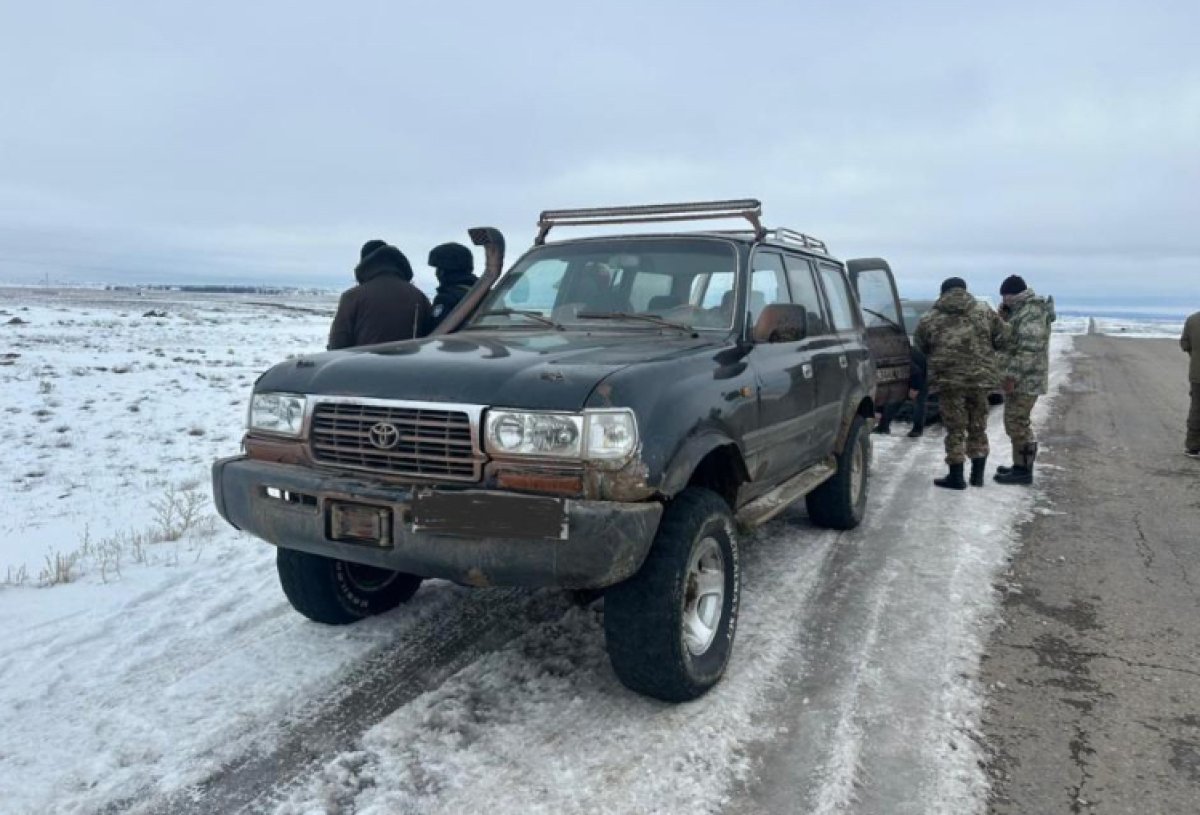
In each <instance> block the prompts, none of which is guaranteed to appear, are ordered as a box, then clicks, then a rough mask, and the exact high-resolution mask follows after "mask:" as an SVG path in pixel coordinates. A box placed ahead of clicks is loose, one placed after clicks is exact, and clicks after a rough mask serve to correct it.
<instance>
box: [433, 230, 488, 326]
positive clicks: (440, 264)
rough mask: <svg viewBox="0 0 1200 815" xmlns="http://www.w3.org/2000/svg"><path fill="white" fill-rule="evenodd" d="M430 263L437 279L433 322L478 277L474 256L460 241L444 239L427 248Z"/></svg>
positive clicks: (447, 309) (444, 313)
mask: <svg viewBox="0 0 1200 815" xmlns="http://www.w3.org/2000/svg"><path fill="white" fill-rule="evenodd" d="M429 265H430V266H432V267H433V268H434V270H435V271H436V274H437V279H438V288H437V294H436V295H434V298H433V322H434V324H435V325H436V324H437V323H440V322H441V321H442V320H443V319H444V318H445V316H446V315H447V314H449V313H450V312H451V311H453V310H454V307H455V306H457V305H458V303H459V301H460V300H462V299H463V298H464V297H466V295H467V292H469V291H470V290H471V287H472V286H474V285H475V284H476V283H477V282H478V281H479V278H478V277H476V276H475V275H474V271H475V256H474V255H472V254H471V250H470V249H468V248H467V247H465V246H463V245H462V244H461V243H443V244H441V245H440V246H435V247H433V249H432V250H431V251H430V252H429Z"/></svg>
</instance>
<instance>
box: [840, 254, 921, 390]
mask: <svg viewBox="0 0 1200 815" xmlns="http://www.w3.org/2000/svg"><path fill="white" fill-rule="evenodd" d="M846 270H847V271H848V272H849V273H850V282H851V283H852V284H853V286H854V293H855V294H856V295H858V305H859V308H860V309H861V310H862V317H863V323H864V324H865V325H866V327H867V345H868V347H869V348H870V349H871V356H872V357H873V358H874V359H875V370H876V372H877V378H876V387H875V406H876V408H877V409H882V408H883V406H884V405H886V404H889V403H892V402H903V401H904V400H905V399H906V398H907V397H908V366H909V363H910V360H911V358H912V357H911V351H910V349H909V344H908V331H907V330H905V327H904V313H903V312H902V311H901V310H900V294H899V293H898V292H897V291H896V280H895V278H894V277H893V276H892V268H891V267H890V266H888V262H887V261H886V260H884V259H883V258H858V259H856V260H851V261H848V262H847V263H846Z"/></svg>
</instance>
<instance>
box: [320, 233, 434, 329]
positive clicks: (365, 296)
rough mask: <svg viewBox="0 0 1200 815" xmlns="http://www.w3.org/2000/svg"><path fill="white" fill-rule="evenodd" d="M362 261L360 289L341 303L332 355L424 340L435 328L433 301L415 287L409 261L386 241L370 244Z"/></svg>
mask: <svg viewBox="0 0 1200 815" xmlns="http://www.w3.org/2000/svg"><path fill="white" fill-rule="evenodd" d="M359 256H360V261H359V264H358V266H356V267H355V268H354V279H355V280H357V281H358V285H357V286H355V287H354V288H351V289H347V290H346V291H345V292H343V293H342V297H341V299H340V300H339V301H338V308H337V314H336V315H335V316H334V318H333V326H332V327H331V328H330V330H329V345H328V348H329V350H331V351H333V350H336V349H338V348H351V347H353V346H356V345H376V344H378V343H381V342H394V341H396V340H409V339H412V338H413V337H420V336H423V335H424V334H425V333H426V332H427V331H428V330H429V328H430V327H431V323H432V320H431V319H430V305H429V298H427V297H426V296H425V295H424V294H422V293H421V292H420V290H419V289H417V287H416V286H414V285H413V284H412V283H411V282H410V281H411V280H412V277H413V271H412V266H410V265H409V263H408V258H406V257H405V256H404V253H403V252H401V251H400V250H399V249H397V248H396V247H394V246H392V245H391V244H388V243H386V242H385V241H381V240H373V241H367V242H366V243H364V244H363V247H362V251H361V252H360V253H359Z"/></svg>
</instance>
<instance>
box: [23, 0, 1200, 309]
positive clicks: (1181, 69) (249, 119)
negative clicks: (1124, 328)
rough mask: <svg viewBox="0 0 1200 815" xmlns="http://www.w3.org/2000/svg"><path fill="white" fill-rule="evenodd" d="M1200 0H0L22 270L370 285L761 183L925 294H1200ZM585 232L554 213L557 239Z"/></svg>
mask: <svg viewBox="0 0 1200 815" xmlns="http://www.w3.org/2000/svg"><path fill="white" fill-rule="evenodd" d="M1198 31H1200V3H1196V2H1194V1H1192V2H1178V3H1172V2H1157V3H1154V2H1147V3H1134V2H1128V3H1104V2H1088V3H1046V2H1037V3H1023V2H1008V3H995V4H987V5H986V7H985V5H984V4H981V3H970V4H958V3H944V4H942V3H938V4H920V5H919V4H916V3H904V4H899V3H896V4H893V3H865V2H864V3H844V2H843V3H833V2H829V3H802V2H795V1H793V2H779V3H756V2H745V0H743V2H729V0H723V2H719V3H708V2H695V1H694V0H693V2H657V3H655V2H650V1H649V0H643V2H639V3H629V4H626V3H621V2H611V0H610V2H606V3H596V4H590V5H588V6H586V7H585V6H583V5H582V4H571V3H562V2H556V3H549V2H545V3H541V2H538V3H532V2H522V1H520V0H510V1H509V2H501V3H491V2H489V3H472V4H464V3H455V2H440V3H419V4H418V3H403V2H376V3H355V2H343V3H336V4H335V3H317V2H303V1H302V0H301V1H300V2H286V3H284V2H236V3H227V2H214V0H208V1H207V2H203V3H199V2H195V3H183V2H181V3H158V2H155V3H149V2H148V3H104V4H101V3H92V2H79V3H57V2H53V1H52V0H48V1H47V2H38V3H33V2H20V0H0V281H9V282H22V281H25V282H28V281H37V280H41V279H43V278H44V277H46V276H48V277H49V278H50V279H51V280H58V281H81V282H82V281H101V282H104V281H107V282H120V281H158V282H169V281H172V280H175V281H181V282H213V281H236V282H278V283H289V284H317V285H327V286H332V287H337V286H343V285H347V284H349V283H350V282H352V268H353V266H354V263H355V262H356V260H357V257H358V249H359V246H360V245H361V244H362V242H363V241H365V240H367V239H369V238H376V237H380V238H384V239H386V240H388V241H390V242H393V243H395V244H397V245H398V246H399V247H400V248H401V249H402V250H403V251H404V252H405V253H406V254H407V255H408V256H409V258H410V260H411V261H412V264H413V266H414V268H416V269H417V270H418V281H419V282H423V283H426V284H427V283H428V282H429V281H430V280H431V279H432V278H431V275H430V273H429V270H428V267H427V266H426V265H425V257H426V254H427V253H428V250H429V249H430V247H431V246H432V245H434V244H436V243H440V242H442V241H446V240H460V241H462V242H464V243H467V242H468V240H467V238H466V232H465V230H466V228H467V227H468V226H472V225H476V224H490V225H495V226H498V227H500V228H501V229H503V230H504V232H505V233H506V235H507V237H508V242H509V246H510V255H509V257H510V259H512V258H515V256H516V254H517V253H519V252H520V251H522V250H523V249H525V248H526V247H528V245H529V244H530V241H531V239H532V236H533V233H534V225H535V221H536V219H537V215H538V212H539V211H540V210H542V209H544V208H551V207H563V206H596V205H608V204H621V203H649V202H658V201H674V200H686V199H703V198H726V197H743V196H752V197H757V198H760V199H762V201H763V204H764V212H765V216H766V217H765V220H766V221H767V223H768V224H769V225H787V226H791V227H794V228H798V229H802V230H804V231H807V232H811V233H812V234H814V235H817V236H820V237H822V238H825V239H826V240H828V242H829V243H830V246H831V249H832V251H833V253H834V254H835V255H837V256H839V257H842V258H850V257H855V256H860V255H882V256H884V257H887V258H889V259H890V260H891V261H892V262H893V265H894V266H895V268H896V270H897V273H898V275H899V277H900V279H901V282H902V284H903V287H904V288H905V289H906V293H908V294H911V295H912V296H919V295H925V294H929V293H932V292H933V291H934V290H935V288H936V285H937V282H938V281H940V280H941V279H942V278H943V277H945V276H947V275H950V274H959V275H962V276H964V277H966V278H967V280H968V281H969V283H971V287H972V288H973V289H975V290H977V291H984V292H994V291H995V290H996V289H997V288H998V286H999V283H1000V281H1001V280H1002V279H1003V278H1004V276H1006V275H1007V274H1010V273H1013V272H1016V273H1020V274H1023V275H1025V277H1026V279H1027V280H1028V281H1029V283H1030V284H1031V285H1032V286H1033V287H1034V288H1035V289H1037V290H1039V291H1043V292H1047V293H1052V294H1055V295H1056V296H1058V298H1059V300H1060V302H1062V301H1063V300H1064V299H1068V300H1082V299H1084V298H1086V297H1105V298H1115V299H1122V298H1125V297H1128V298H1130V299H1134V298H1156V299H1160V300H1164V301H1170V302H1177V303H1180V304H1182V305H1196V306H1200V53H1198V52H1200V47H1198V46H1197V39H1196V37H1197V32H1198ZM562 234H563V235H564V236H565V235H566V234H567V232H566V231H564V232H563V233H562Z"/></svg>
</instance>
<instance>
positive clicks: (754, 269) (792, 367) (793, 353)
mask: <svg viewBox="0 0 1200 815" xmlns="http://www.w3.org/2000/svg"><path fill="white" fill-rule="evenodd" d="M789 302H791V296H790V294H789V290H788V281H787V272H786V269H785V268H784V264H783V255H782V254H780V253H779V252H777V251H775V250H770V249H762V248H760V249H758V250H756V251H755V253H754V256H753V258H752V259H751V272H750V291H749V296H748V299H747V304H748V309H747V310H748V311H749V312H750V320H749V327H748V331H749V330H750V329H752V328H753V325H754V322H755V321H756V320H757V319H758V315H759V314H760V313H761V312H762V310H763V308H765V307H766V306H768V305H770V304H772V303H789ZM750 360H751V363H752V365H753V367H754V372H755V378H756V380H757V383H758V405H759V427H758V429H757V430H756V431H755V432H754V433H753V434H751V438H750V439H748V440H747V441H748V445H749V446H751V447H752V449H753V450H754V452H755V453H756V458H757V459H758V461H759V462H760V466H761V467H762V472H761V475H760V476H759V478H761V479H762V481H763V482H765V483H767V484H770V485H774V484H776V483H778V482H779V481H780V480H782V479H784V478H787V477H788V476H790V475H793V474H794V473H797V472H799V471H800V470H801V469H802V468H803V467H805V466H806V465H807V464H809V463H810V462H809V461H808V460H807V459H808V457H809V453H810V450H811V446H812V443H811V437H812V419H813V412H814V410H815V408H816V395H817V390H816V377H815V372H814V369H813V364H812V355H811V353H809V351H808V350H807V347H806V343H805V340H800V341H798V342H772V343H759V344H757V345H755V346H754V349H753V351H752V352H751V354H750Z"/></svg>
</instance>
